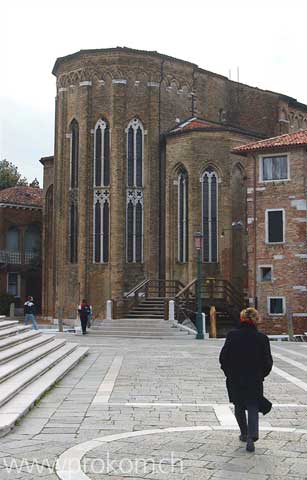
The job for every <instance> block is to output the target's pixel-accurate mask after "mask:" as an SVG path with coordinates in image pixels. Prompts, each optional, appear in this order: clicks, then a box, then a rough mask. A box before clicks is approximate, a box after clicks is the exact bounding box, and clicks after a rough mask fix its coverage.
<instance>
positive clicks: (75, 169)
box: [70, 120, 79, 188]
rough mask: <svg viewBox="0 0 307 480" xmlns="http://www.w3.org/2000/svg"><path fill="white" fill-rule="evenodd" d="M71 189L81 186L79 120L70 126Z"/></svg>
mask: <svg viewBox="0 0 307 480" xmlns="http://www.w3.org/2000/svg"><path fill="white" fill-rule="evenodd" d="M70 132H71V150H70V188H78V184H79V125H78V122H77V120H73V121H72V122H71V124H70Z"/></svg>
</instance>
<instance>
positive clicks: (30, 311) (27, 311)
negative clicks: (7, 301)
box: [23, 296, 38, 330]
mask: <svg viewBox="0 0 307 480" xmlns="http://www.w3.org/2000/svg"><path fill="white" fill-rule="evenodd" d="M23 309H24V316H25V323H26V325H27V324H28V322H29V321H30V322H32V326H33V329H34V330H38V326H37V323H36V320H35V305H34V300H33V297H30V296H29V297H28V298H27V300H26V301H25V303H24V306H23Z"/></svg>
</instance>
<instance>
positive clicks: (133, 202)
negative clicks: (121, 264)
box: [126, 189, 145, 265]
mask: <svg viewBox="0 0 307 480" xmlns="http://www.w3.org/2000/svg"><path fill="white" fill-rule="evenodd" d="M132 190H133V189H132ZM130 191H131V189H130ZM137 191H142V190H140V189H139V190H137ZM130 201H131V203H132V207H133V233H132V261H131V262H129V261H128V205H129V203H130ZM138 203H139V204H140V205H141V207H142V243H141V261H137V260H136V206H137V204H138ZM144 228H145V225H144V196H143V191H142V197H141V198H140V199H139V200H137V201H136V200H135V199H133V198H129V196H127V201H126V263H127V264H128V265H129V264H131V263H141V264H143V263H144Z"/></svg>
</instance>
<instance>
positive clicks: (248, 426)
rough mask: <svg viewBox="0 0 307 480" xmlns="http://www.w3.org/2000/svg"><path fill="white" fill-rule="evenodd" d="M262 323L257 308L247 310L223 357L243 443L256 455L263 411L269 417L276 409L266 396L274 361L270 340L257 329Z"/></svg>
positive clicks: (224, 350) (221, 358) (229, 390)
mask: <svg viewBox="0 0 307 480" xmlns="http://www.w3.org/2000/svg"><path fill="white" fill-rule="evenodd" d="M258 319H259V316H258V312H257V310H255V309H254V308H247V309H246V310H243V311H242V312H241V315H240V326H239V328H237V329H236V330H232V331H231V332H229V333H228V335H227V337H226V341H225V344H224V346H223V348H222V350H221V353H220V364H221V368H222V370H223V371H224V373H225V376H226V386H227V390H228V396H229V401H230V402H232V403H233V404H234V406H235V417H236V419H237V422H238V425H239V427H240V431H241V435H240V440H241V441H243V442H247V444H246V450H247V451H249V452H254V451H255V446H254V442H255V441H257V440H258V437H259V411H260V412H262V413H263V414H266V413H268V412H269V411H270V410H271V407H272V404H271V402H269V401H268V400H267V399H266V398H264V396H263V380H264V378H265V377H266V376H267V375H269V373H270V371H271V369H272V366H273V359H272V355H271V348H270V342H269V339H268V337H267V336H266V335H264V334H263V333H260V332H259V331H258V329H257V321H258ZM245 410H247V412H248V421H247V419H246V414H245Z"/></svg>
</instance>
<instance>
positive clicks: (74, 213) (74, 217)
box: [69, 203, 78, 263]
mask: <svg viewBox="0 0 307 480" xmlns="http://www.w3.org/2000/svg"><path fill="white" fill-rule="evenodd" d="M69 261H70V263H77V261H78V206H77V204H76V203H71V205H70V208H69Z"/></svg>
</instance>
